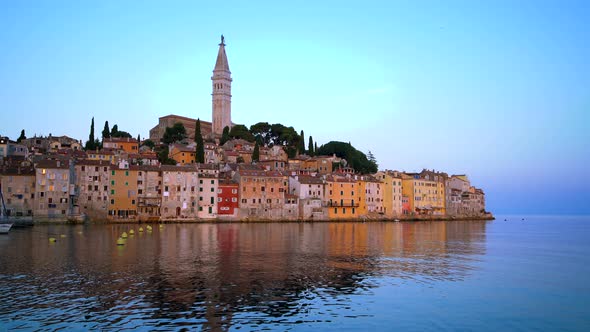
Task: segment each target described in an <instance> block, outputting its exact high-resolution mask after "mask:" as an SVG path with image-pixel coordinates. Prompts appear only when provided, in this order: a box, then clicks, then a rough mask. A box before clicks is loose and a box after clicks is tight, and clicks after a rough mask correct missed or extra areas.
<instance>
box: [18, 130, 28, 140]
mask: <svg viewBox="0 0 590 332" xmlns="http://www.w3.org/2000/svg"><path fill="white" fill-rule="evenodd" d="M24 139H27V136H25V130H24V129H23V130H21V131H20V136H19V137H18V139H17V140H16V142H17V143H20V141H22V140H24Z"/></svg>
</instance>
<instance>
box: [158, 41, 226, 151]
mask: <svg viewBox="0 0 590 332" xmlns="http://www.w3.org/2000/svg"><path fill="white" fill-rule="evenodd" d="M211 81H212V88H213V92H212V94H211V95H212V121H213V122H207V121H203V120H202V119H201V134H202V135H203V137H212V138H219V137H221V134H222V133H223V128H225V127H226V126H228V127H230V128H231V127H232V122H231V82H232V78H231V72H230V71H229V64H228V61H227V55H226V54H225V38H224V37H223V35H222V36H221V43H220V44H219V51H218V52H217V61H216V62H215V68H213V76H212V77H211ZM177 122H180V123H182V124H183V125H184V128H185V129H186V133H187V136H188V138H189V139H194V136H195V130H196V128H195V126H196V122H197V119H193V118H188V117H184V116H179V115H173V114H170V115H166V116H163V117H160V118H159V120H158V125H157V126H155V127H154V128H152V129H151V130H150V140H152V141H153V142H154V143H159V142H160V140H161V139H162V137H163V136H164V132H165V131H166V128H167V127H172V126H173V125H174V124H175V123H177Z"/></svg>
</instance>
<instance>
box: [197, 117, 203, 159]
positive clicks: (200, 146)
mask: <svg viewBox="0 0 590 332" xmlns="http://www.w3.org/2000/svg"><path fill="white" fill-rule="evenodd" d="M195 143H197V147H196V151H195V152H196V153H195V160H196V162H198V163H204V162H205V147H204V146H203V136H201V119H197V125H196V126H195Z"/></svg>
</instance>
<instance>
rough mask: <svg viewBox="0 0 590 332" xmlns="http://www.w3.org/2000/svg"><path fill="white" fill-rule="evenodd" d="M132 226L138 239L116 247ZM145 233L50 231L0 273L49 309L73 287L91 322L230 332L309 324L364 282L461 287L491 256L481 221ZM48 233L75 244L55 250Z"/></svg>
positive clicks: (23, 242)
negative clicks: (289, 321)
mask: <svg viewBox="0 0 590 332" xmlns="http://www.w3.org/2000/svg"><path fill="white" fill-rule="evenodd" d="M130 227H134V228H135V231H136V234H135V236H134V237H132V238H129V239H128V240H127V245H125V246H124V247H122V248H121V247H116V246H115V245H114V243H115V240H116V238H117V237H118V236H119V235H120V234H121V233H122V232H123V231H126V230H129V228H130ZM144 227H145V226H144ZM137 228H138V226H137V225H123V224H115V225H104V226H103V225H92V226H88V227H86V228H83V226H78V227H76V228H74V227H67V226H47V227H41V228H40V229H37V228H36V229H35V233H25V232H21V233H15V234H13V235H16V236H17V238H15V242H14V243H12V242H11V243H8V242H2V243H0V250H1V251H2V252H6V253H8V255H9V256H8V257H7V259H9V260H10V259H14V260H15V261H21V256H22V257H24V259H25V260H26V262H27V264H26V266H24V265H23V264H3V265H2V266H0V273H2V274H7V275H10V274H19V273H26V274H27V275H35V277H34V278H27V280H23V281H22V283H41V284H43V287H47V288H48V291H47V292H46V293H44V294H36V295H35V296H37V297H39V296H48V298H47V299H46V301H47V303H46V304H47V305H50V306H51V305H52V301H55V298H51V294H60V293H64V294H69V293H71V289H70V288H71V282H75V283H76V289H77V292H80V293H81V294H82V295H80V296H83V297H84V298H86V299H94V300H93V301H94V302H95V303H93V304H92V307H93V308H94V309H93V310H94V311H93V315H109V316H111V315H124V314H126V312H124V311H121V310H124V309H125V310H127V309H129V310H133V308H142V310H139V311H137V312H135V313H134V315H136V316H137V317H139V318H138V319H143V320H146V321H148V320H157V321H158V322H164V324H166V323H170V324H171V325H174V322H175V321H177V320H181V321H185V322H191V324H194V325H197V324H199V325H201V324H203V328H204V329H205V330H228V329H229V328H230V327H231V326H232V325H233V324H236V323H239V322H240V321H239V320H240V319H247V318H248V316H251V314H252V313H256V315H257V317H259V319H260V320H261V321H265V322H268V321H274V320H277V319H284V318H286V317H290V316H296V315H303V316H305V315H306V313H305V312H304V311H303V310H310V308H304V307H302V306H301V303H302V298H304V297H307V298H310V297H311V298H317V297H321V298H322V301H323V299H326V298H334V299H336V298H339V297H340V296H347V295H350V294H354V293H358V292H359V290H360V291H362V290H366V289H367V288H369V287H372V286H371V284H370V283H366V282H364V280H365V279H366V278H367V277H375V276H377V277H381V278H385V279H384V280H385V282H388V281H391V282H392V283H396V282H397V280H398V279H399V278H404V279H405V280H407V279H410V280H415V281H416V282H428V281H425V280H433V279H435V280H461V279H463V278H465V277H466V276H468V273H469V271H470V269H472V268H473V266H471V265H470V264H471V262H472V261H473V260H474V259H477V256H479V255H483V254H485V240H486V235H485V231H486V222H479V221H471V222H463V221H454V222H420V223H405V222H404V223H377V222H375V223H373V222H371V223H309V224H308V223H272V224H270V223H258V224H172V225H166V226H165V227H164V228H163V229H159V228H158V227H154V231H153V232H152V233H148V232H144V233H141V234H140V233H138V232H137ZM78 230H83V231H84V234H77V231H78ZM45 231H46V232H47V234H45V235H44V234H39V233H40V232H45ZM50 233H58V234H59V233H65V234H66V235H67V238H65V239H60V241H58V243H57V244H56V245H52V246H49V250H48V244H47V242H46V237H45V236H49V234H50ZM39 238H42V240H43V241H40V240H39ZM3 245H11V247H10V248H9V247H3ZM11 253H12V254H11ZM10 255H12V256H13V257H12V258H11V256H10ZM471 257H473V258H471ZM24 269H26V270H24ZM64 271H67V273H64ZM59 278H66V279H67V280H69V281H70V282H69V283H65V282H62V281H63V280H62V279H59ZM64 280H65V279H64ZM48 281H50V282H48ZM98 285H100V287H97V286H98ZM37 286H38V285H37ZM11 287H12V286H11ZM13 287H23V286H22V285H20V286H13ZM37 288H38V287H32V288H31V287H29V288H27V287H23V288H22V289H37ZM37 300H38V299H37ZM25 304H26V303H23V304H17V305H25ZM128 306H129V307H130V308H128ZM143 309H149V310H143ZM312 309H313V308H312ZM15 310H18V308H15ZM243 317H245V318H243ZM110 319H111V318H109V320H110ZM242 323H244V322H242ZM246 324H248V322H246ZM194 325H193V326H194Z"/></svg>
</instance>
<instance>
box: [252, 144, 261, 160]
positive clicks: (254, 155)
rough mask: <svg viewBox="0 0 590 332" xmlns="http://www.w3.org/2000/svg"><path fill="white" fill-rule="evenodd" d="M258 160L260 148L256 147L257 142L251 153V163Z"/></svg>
mask: <svg viewBox="0 0 590 332" xmlns="http://www.w3.org/2000/svg"><path fill="white" fill-rule="evenodd" d="M258 160H260V146H259V145H258V141H257V142H256V144H254V151H253V152H252V161H258Z"/></svg>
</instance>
